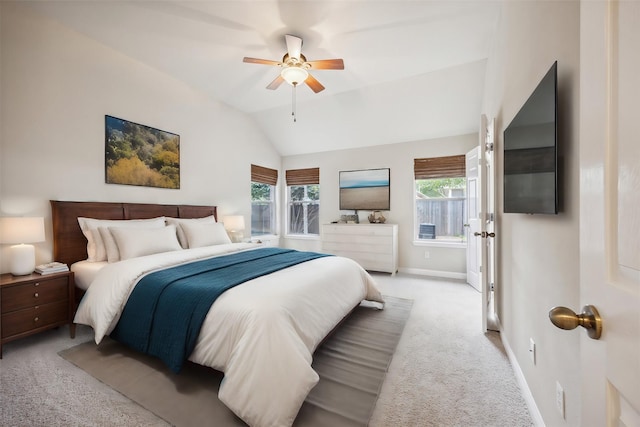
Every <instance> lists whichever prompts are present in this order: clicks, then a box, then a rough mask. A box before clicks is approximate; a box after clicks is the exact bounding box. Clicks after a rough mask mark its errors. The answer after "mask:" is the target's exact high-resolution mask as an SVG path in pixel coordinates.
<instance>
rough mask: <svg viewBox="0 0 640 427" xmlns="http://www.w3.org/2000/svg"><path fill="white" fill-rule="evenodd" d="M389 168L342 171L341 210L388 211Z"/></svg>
mask: <svg viewBox="0 0 640 427" xmlns="http://www.w3.org/2000/svg"><path fill="white" fill-rule="evenodd" d="M389 175H390V174H389V168H385V169H365V170H353V171H340V210H355V211H359V210H369V211H388V210H389V209H390V179H389V178H390V176H389Z"/></svg>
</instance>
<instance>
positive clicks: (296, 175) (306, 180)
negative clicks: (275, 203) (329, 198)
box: [285, 168, 321, 240]
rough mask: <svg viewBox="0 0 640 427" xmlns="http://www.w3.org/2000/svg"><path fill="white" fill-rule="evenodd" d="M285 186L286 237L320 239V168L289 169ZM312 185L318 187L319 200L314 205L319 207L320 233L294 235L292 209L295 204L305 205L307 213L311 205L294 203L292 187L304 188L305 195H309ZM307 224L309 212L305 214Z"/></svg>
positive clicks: (301, 202) (303, 202)
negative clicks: (292, 230)
mask: <svg viewBox="0 0 640 427" xmlns="http://www.w3.org/2000/svg"><path fill="white" fill-rule="evenodd" d="M285 181H286V182H285V185H286V191H287V194H286V214H285V236H286V237H287V238H294V239H309V240H318V239H320V200H321V197H320V168H306V169H289V170H287V171H286V172H285ZM311 185H317V186H318V199H317V200H313V202H315V203H313V204H316V205H317V206H318V233H317V234H316V233H308V230H307V233H292V232H291V220H292V218H291V208H292V206H293V204H294V203H296V204H303V206H304V208H305V209H304V210H305V211H307V207H308V205H309V204H310V203H309V201H306V202H305V201H304V200H303V201H300V202H294V201H293V200H292V198H291V190H292V187H304V191H305V195H306V194H307V191H308V187H309V186H311ZM304 219H305V222H308V212H305V214H304Z"/></svg>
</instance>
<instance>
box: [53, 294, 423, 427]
mask: <svg viewBox="0 0 640 427" xmlns="http://www.w3.org/2000/svg"><path fill="white" fill-rule="evenodd" d="M412 304H413V302H412V301H411V300H406V299H401V298H395V297H385V309H384V310H378V309H376V308H372V307H371V305H368V306H361V307H358V308H356V309H355V310H354V311H353V313H352V314H351V315H350V316H349V317H348V318H347V319H346V320H345V321H344V322H343V323H342V324H341V325H340V327H339V328H338V329H337V330H336V331H334V333H333V334H332V335H331V336H330V337H329V338H328V339H327V340H326V341H325V342H324V343H323V344H322V345H321V346H320V347H319V348H318V349H317V350H316V352H315V354H314V358H313V368H314V369H315V370H316V372H318V374H319V375H320V381H319V383H318V384H317V385H316V386H315V387H314V388H313V389H312V390H311V392H310V393H309V395H308V396H307V399H306V401H305V403H304V405H303V406H302V408H301V410H300V412H299V414H298V417H297V418H296V422H295V423H294V425H295V426H300V427H302V426H305V427H323V426H327V425H331V426H334V427H356V426H366V425H367V423H368V422H369V419H370V418H371V413H372V412H373V408H374V406H375V403H376V400H377V396H378V393H379V391H380V387H381V386H382V382H383V381H384V377H385V374H386V372H387V368H388V366H389V363H390V362H391V358H392V356H393V353H394V351H395V348H396V345H397V344H398V341H399V339H400V335H401V334H402V329H403V328H404V325H405V323H406V321H407V318H408V317H409V313H410V311H411V305H412ZM60 355H61V356H62V357H64V358H65V359H66V360H68V361H70V362H71V363H73V364H75V365H76V366H78V367H79V368H81V369H83V370H84V371H86V372H88V373H89V374H91V375H92V376H93V377H95V378H98V379H99V380H100V381H102V382H104V383H105V384H107V385H109V386H111V387H112V388H114V389H115V390H118V391H119V392H121V393H122V394H124V395H125V396H127V397H129V398H130V399H132V400H134V401H136V402H138V403H139V404H140V405H141V406H143V407H145V408H147V409H148V410H150V411H151V412H153V413H154V414H156V415H158V416H160V417H161V418H163V419H164V420H166V421H168V422H169V423H171V424H173V425H176V426H181V427H190V426H193V427H198V426H204V425H215V426H217V427H223V426H224V427H227V426H229V427H233V426H244V425H245V424H244V423H243V422H242V421H241V420H239V419H238V418H237V417H236V416H235V415H234V414H233V413H232V412H231V411H230V410H228V409H227V408H226V406H224V404H222V402H220V401H219V400H218V389H219V386H220V381H221V380H222V374H221V373H220V372H218V371H214V370H212V369H207V368H204V367H202V366H199V365H195V364H193V363H190V364H187V365H186V366H185V367H184V368H183V370H182V371H181V372H180V374H174V373H173V372H171V371H170V370H169V369H168V368H167V367H166V366H165V365H164V364H163V363H162V362H161V361H160V360H159V359H157V358H154V357H149V356H146V355H144V354H141V353H139V352H136V351H133V350H130V349H129V348H127V347H126V346H124V345H122V344H120V343H118V342H116V341H113V340H111V339H105V340H104V341H103V342H101V343H100V345H99V346H96V345H95V343H94V342H93V341H89V342H86V343H83V344H79V345H77V346H74V347H72V348H69V349H66V350H63V351H61V352H60ZM212 421H214V422H212Z"/></svg>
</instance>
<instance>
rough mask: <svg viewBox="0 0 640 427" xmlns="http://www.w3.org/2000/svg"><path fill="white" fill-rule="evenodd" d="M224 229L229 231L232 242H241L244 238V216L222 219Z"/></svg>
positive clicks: (231, 216)
mask: <svg viewBox="0 0 640 427" xmlns="http://www.w3.org/2000/svg"><path fill="white" fill-rule="evenodd" d="M222 222H223V223H224V228H225V229H226V230H227V232H228V234H229V237H231V241H232V242H234V243H238V242H241V241H242V239H243V237H244V217H243V216H242V215H230V216H225V217H224V218H222Z"/></svg>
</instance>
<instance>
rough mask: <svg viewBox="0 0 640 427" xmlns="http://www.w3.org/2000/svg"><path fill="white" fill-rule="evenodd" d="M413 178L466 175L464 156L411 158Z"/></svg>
mask: <svg viewBox="0 0 640 427" xmlns="http://www.w3.org/2000/svg"><path fill="white" fill-rule="evenodd" d="M413 173H414V175H415V179H434V178H458V177H463V176H465V175H466V168H465V156H464V154H461V155H458V156H447V157H430V158H427V159H414V160H413Z"/></svg>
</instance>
